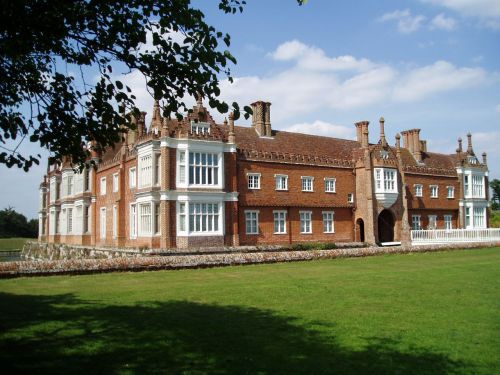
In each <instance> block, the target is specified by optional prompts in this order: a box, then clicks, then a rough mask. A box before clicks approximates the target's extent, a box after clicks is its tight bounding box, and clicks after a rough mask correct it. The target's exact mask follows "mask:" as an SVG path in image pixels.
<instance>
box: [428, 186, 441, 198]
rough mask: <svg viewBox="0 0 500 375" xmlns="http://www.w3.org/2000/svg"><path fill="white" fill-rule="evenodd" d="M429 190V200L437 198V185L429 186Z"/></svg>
mask: <svg viewBox="0 0 500 375" xmlns="http://www.w3.org/2000/svg"><path fill="white" fill-rule="evenodd" d="M430 189H431V198H437V197H438V190H439V187H438V186H437V185H431V186H430Z"/></svg>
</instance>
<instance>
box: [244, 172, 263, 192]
mask: <svg viewBox="0 0 500 375" xmlns="http://www.w3.org/2000/svg"><path fill="white" fill-rule="evenodd" d="M247 176H248V188H249V189H260V173H247Z"/></svg>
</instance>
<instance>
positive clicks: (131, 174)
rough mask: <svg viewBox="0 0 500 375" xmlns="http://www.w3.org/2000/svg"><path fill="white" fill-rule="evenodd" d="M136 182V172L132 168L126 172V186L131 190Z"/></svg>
mask: <svg viewBox="0 0 500 375" xmlns="http://www.w3.org/2000/svg"><path fill="white" fill-rule="evenodd" d="M136 181H137V170H136V169H135V167H132V168H130V169H129V170H128V184H129V186H130V188H131V189H133V188H135V186H136V185H135V184H136Z"/></svg>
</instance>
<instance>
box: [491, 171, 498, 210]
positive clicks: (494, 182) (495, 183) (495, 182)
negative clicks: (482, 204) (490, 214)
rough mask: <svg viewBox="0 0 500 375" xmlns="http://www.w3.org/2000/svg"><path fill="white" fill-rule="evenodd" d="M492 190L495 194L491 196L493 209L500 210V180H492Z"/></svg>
mask: <svg viewBox="0 0 500 375" xmlns="http://www.w3.org/2000/svg"><path fill="white" fill-rule="evenodd" d="M490 188H491V191H492V192H493V194H492V195H491V202H492V206H493V205H494V207H493V209H494V210H498V209H500V180H498V179H496V178H495V179H493V180H491V181H490Z"/></svg>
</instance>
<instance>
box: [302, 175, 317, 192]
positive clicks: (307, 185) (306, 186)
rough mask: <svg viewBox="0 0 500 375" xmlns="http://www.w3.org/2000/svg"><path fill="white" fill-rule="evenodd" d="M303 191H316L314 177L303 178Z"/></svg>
mask: <svg viewBox="0 0 500 375" xmlns="http://www.w3.org/2000/svg"><path fill="white" fill-rule="evenodd" d="M300 180H301V184H302V191H304V192H313V191H314V177H311V176H301V177H300Z"/></svg>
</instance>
